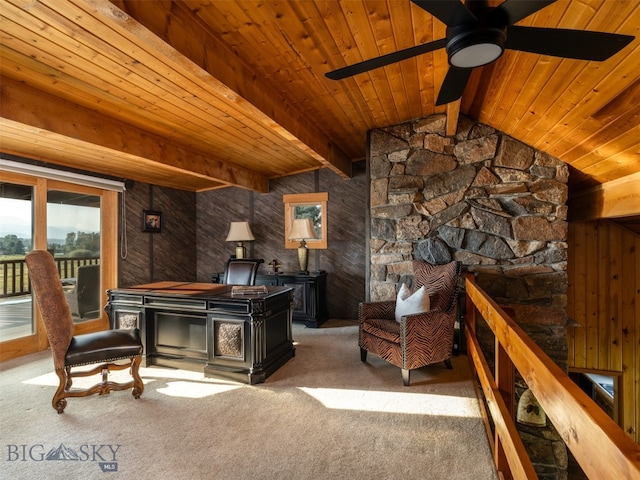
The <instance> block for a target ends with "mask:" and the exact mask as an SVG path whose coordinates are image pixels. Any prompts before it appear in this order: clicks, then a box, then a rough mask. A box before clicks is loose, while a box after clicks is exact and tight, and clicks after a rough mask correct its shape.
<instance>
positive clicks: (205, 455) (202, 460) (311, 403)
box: [0, 320, 496, 480]
mask: <svg viewBox="0 0 640 480" xmlns="http://www.w3.org/2000/svg"><path fill="white" fill-rule="evenodd" d="M294 338H295V340H296V356H295V358H293V359H292V360H290V361H289V362H288V363H287V364H286V365H284V366H283V367H282V368H280V369H279V370H278V371H277V372H276V373H275V374H274V375H272V376H271V377H269V378H268V379H267V381H266V382H265V383H264V384H261V385H254V386H247V385H241V384H235V383H231V382H225V381H218V380H215V379H211V378H205V377H203V376H202V375H201V374H198V373H194V372H188V371H183V370H172V369H166V368H159V367H151V368H144V369H142V376H143V379H144V381H145V392H144V394H143V396H142V398H140V399H139V400H134V399H133V397H132V396H131V394H130V392H113V393H111V394H110V395H105V396H102V397H100V396H93V397H88V398H76V399H74V398H72V399H69V403H68V405H67V409H66V411H65V413H64V414H62V415H58V414H57V413H56V412H55V411H54V410H53V408H52V407H51V397H52V396H53V393H54V390H55V388H54V386H55V385H56V384H57V377H56V376H55V374H54V373H52V362H51V357H50V355H49V353H48V352H42V353H38V354H34V355H30V356H27V357H23V358H21V359H16V360H11V361H8V362H4V363H3V364H1V365H0V422H1V423H0V438H1V448H2V457H1V460H0V478H2V479H5V478H6V479H58V478H59V479H96V478H105V479H115V478H127V479H214V480H235V479H266V480H271V479H278V480H281V479H282V480H286V479H332V480H336V479H349V480H358V479H371V480H380V479H402V480H408V479H420V480H424V479H434V480H435V479H438V480H442V479H447V480H448V479H465V480H466V479H470V478H471V479H474V480H484V479H495V478H496V475H495V472H494V468H493V465H492V463H491V457H490V453H489V447H488V443H487V439H486V436H485V432H484V427H483V425H482V421H481V419H480V416H479V408H478V402H477V399H476V398H475V394H474V389H473V385H472V382H471V380H470V373H469V367H468V359H467V358H466V357H464V356H460V357H455V358H454V359H453V366H454V368H453V370H447V369H446V368H445V367H444V365H442V364H440V365H434V366H430V367H426V368H423V369H420V370H417V371H414V372H412V374H411V381H412V385H411V386H410V387H403V386H402V379H401V375H400V371H399V369H397V368H395V367H393V366H391V365H389V364H387V363H386V362H384V361H382V360H380V359H378V358H376V357H374V356H372V355H369V359H368V362H367V363H362V362H360V353H359V349H358V346H357V326H356V324H355V323H353V322H347V321H337V320H332V321H330V322H327V324H325V325H324V326H323V328H319V329H308V328H304V327H302V326H300V325H294ZM49 454H51V455H52V456H57V457H64V458H67V460H47V459H46V457H47V456H48V455H49ZM116 470H117V471H116Z"/></svg>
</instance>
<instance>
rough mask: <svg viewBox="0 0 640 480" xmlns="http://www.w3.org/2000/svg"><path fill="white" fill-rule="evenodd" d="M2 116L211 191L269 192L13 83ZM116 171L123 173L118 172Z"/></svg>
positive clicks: (247, 177)
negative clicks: (179, 175)
mask: <svg viewBox="0 0 640 480" xmlns="http://www.w3.org/2000/svg"><path fill="white" fill-rule="evenodd" d="M0 116H1V117H2V118H4V119H7V120H10V121H12V122H17V123H19V124H23V125H25V128H29V127H32V128H33V127H35V128H39V129H42V130H45V131H48V132H53V133H56V134H58V135H62V136H65V137H68V138H71V139H74V140H80V141H83V142H87V143H91V144H95V145H99V146H101V147H105V148H109V149H112V150H114V151H117V152H123V153H125V154H126V155H129V156H131V155H132V156H134V157H139V158H141V159H147V160H151V161H152V162H154V163H155V164H156V165H157V166H158V167H172V168H174V169H178V170H179V171H183V172H185V173H186V174H188V175H196V176H200V177H205V178H208V179H209V180H210V182H211V188H215V187H218V186H220V185H219V184H220V183H222V184H226V185H228V186H231V185H233V186H237V187H241V188H245V189H249V190H253V191H257V192H263V193H266V192H268V191H269V179H268V178H266V177H264V176H262V175H259V174H257V173H255V172H252V171H250V170H247V169H245V168H242V167H239V166H234V165H231V164H229V163H225V162H222V161H220V160H217V159H215V158H212V155H211V154H210V153H205V152H199V151H197V150H194V149H192V148H190V147H186V146H184V145H181V144H178V143H175V142H171V141H169V140H167V139H166V138H163V137H160V136H158V135H155V134H152V133H149V132H147V131H145V130H142V129H140V128H137V127H135V126H133V125H131V124H128V123H125V122H122V121H120V120H116V119H113V118H111V117H108V116H105V115H102V114H99V113H97V112H96V111H94V110H91V109H88V108H84V107H81V106H79V105H76V104H73V103H71V102H68V101H66V100H63V99H61V98H59V97H55V96H52V95H49V94H47V93H45V92H42V91H40V90H37V89H35V88H32V87H29V86H27V85H25V84H24V83H22V82H18V81H15V80H13V79H11V78H8V77H2V78H1V79H0ZM62 120H64V121H62ZM27 126H28V127H27ZM117 161H118V160H117V158H116V159H114V162H117ZM143 170H144V169H143ZM113 171H117V170H115V168H114V169H113ZM144 175H145V174H144V171H140V178H132V179H134V180H138V181H145V179H144Z"/></svg>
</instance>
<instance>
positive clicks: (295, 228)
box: [289, 218, 316, 240]
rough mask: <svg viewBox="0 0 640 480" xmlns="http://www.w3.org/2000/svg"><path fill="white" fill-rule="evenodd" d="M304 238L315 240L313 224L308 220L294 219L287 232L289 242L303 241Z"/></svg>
mask: <svg viewBox="0 0 640 480" xmlns="http://www.w3.org/2000/svg"><path fill="white" fill-rule="evenodd" d="M305 238H316V229H315V228H313V222H312V221H311V219H310V218H296V219H294V220H293V225H291V230H290V231H289V240H304V239H305Z"/></svg>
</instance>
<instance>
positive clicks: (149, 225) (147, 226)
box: [142, 210, 162, 233]
mask: <svg viewBox="0 0 640 480" xmlns="http://www.w3.org/2000/svg"><path fill="white" fill-rule="evenodd" d="M142 231H143V232H150V233H160V232H161V231H162V212H157V211H155V210H143V211H142Z"/></svg>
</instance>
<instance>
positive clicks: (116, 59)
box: [0, 0, 640, 192]
mask: <svg viewBox="0 0 640 480" xmlns="http://www.w3.org/2000/svg"><path fill="white" fill-rule="evenodd" d="M497 3H499V2H497ZM494 4H495V2H494ZM519 24H520V25H533V26H544V27H557V28H571V29H589V30H599V31H606V32H615V33H621V34H627V35H634V36H635V37H636V38H635V40H634V41H633V42H632V43H631V44H630V45H628V46H627V47H626V48H625V49H624V50H623V51H621V52H619V53H618V54H616V55H615V56H613V57H612V58H610V59H609V60H607V61H605V62H587V61H579V60H567V59H560V58H554V57H548V56H541V55H536V54H530V53H519V52H513V51H507V52H506V53H505V54H504V55H503V56H502V58H500V59H499V60H498V61H497V62H495V63H493V64H491V65H489V66H487V67H484V68H479V69H476V70H475V71H474V73H473V74H472V77H471V80H470V83H469V85H468V86H467V89H466V91H465V94H464V95H463V97H462V100H461V102H459V104H456V105H453V106H452V107H453V108H450V109H449V112H450V113H451V112H456V111H458V109H459V111H460V113H461V114H464V115H468V116H470V117H471V118H474V119H478V120H480V121H482V122H485V123H487V124H489V125H491V126H493V127H495V128H497V129H500V130H502V131H503V132H506V133H508V134H509V135H511V136H513V137H515V138H517V139H519V140H521V141H523V142H525V143H528V144H529V145H532V146H534V147H536V148H538V149H541V150H544V151H546V152H548V153H550V154H552V155H554V156H556V157H558V158H560V159H561V160H563V161H565V162H567V163H568V164H569V165H571V166H572V167H574V169H575V171H574V170H572V171H574V173H575V175H572V183H571V187H572V189H575V190H579V189H581V188H584V187H587V186H591V185H593V184H595V183H606V182H609V181H612V180H616V179H620V178H623V177H626V176H629V175H631V174H634V173H637V172H638V171H640V108H639V106H638V105H640V2H637V1H633V0H628V1H627V0H614V1H612V0H608V1H604V0H572V1H569V0H558V1H557V2H555V3H554V4H552V5H550V6H548V7H546V8H544V9H543V10H541V11H539V12H538V13H536V14H534V15H532V16H530V17H528V18H526V19H525V20H523V21H521V22H520V23H519ZM0 34H1V45H0V47H1V49H0V75H1V77H0V86H1V96H0V102H1V107H0V109H1V110H0V112H1V115H0V117H1V118H0V128H1V129H2V131H1V137H0V151H2V152H4V153H8V154H14V155H21V156H25V157H29V158H34V159H39V160H46V161H49V162H52V163H57V164H61V165H66V166H70V167H76V168H82V169H85V170H91V171H95V172H99V173H103V174H110V175H115V176H119V177H123V178H129V179H133V180H139V181H145V182H150V183H155V184H159V185H165V186H171V187H175V188H181V189H186V190H191V191H200V190H206V189H211V188H220V187H226V186H231V185H234V186H239V187H242V188H247V189H251V190H255V191H260V192H265V191H268V181H269V179H271V178H276V177H280V176H285V175H291V174H294V173H298V172H303V171H308V170H313V169H317V168H330V169H331V170H333V171H334V172H335V173H336V175H338V176H339V177H342V178H348V177H349V174H350V162H352V161H354V160H359V159H363V158H364V157H365V154H366V134H367V131H368V130H371V129H373V128H377V127H384V126H388V125H394V124H398V123H402V122H405V121H408V120H410V119H414V118H418V117H423V116H427V115H431V114H434V113H443V112H445V111H446V107H445V106H442V107H435V106H434V103H435V98H436V97H437V94H438V90H439V87H440V85H441V83H442V81H443V78H444V74H445V72H446V69H447V68H446V67H447V58H446V53H445V51H444V50H443V49H441V50H438V51H436V52H433V53H428V54H424V55H421V56H419V57H414V58H411V59H408V60H405V61H403V62H400V63H396V64H393V65H390V66H388V67H385V68H381V69H378V70H374V71H371V72H369V73H365V74H361V75H358V76H355V77H351V78H347V79H345V80H342V81H332V80H328V79H326V78H325V77H324V74H325V73H326V72H327V71H330V70H333V69H336V68H339V67H343V66H346V65H349V64H352V63H355V62H358V61H361V60H365V59H368V58H372V57H375V56H378V55H381V54H385V53H390V52H394V51H396V50H398V49H402V48H407V47H411V46H413V45H417V44H421V43H425V42H429V41H432V40H435V39H439V38H443V37H444V36H445V26H444V24H442V23H441V22H440V21H439V20H437V19H435V18H434V17H432V16H431V15H429V14H428V13H426V12H425V11H424V10H422V9H420V8H419V7H417V6H416V5H414V4H413V3H411V2H410V1H409V0H387V1H383V0H368V1H359V0H358V1H356V0H340V1H336V0H320V1H308V0H293V1H268V0H258V1H251V0H240V1H229V0H227V1H204V0H183V1H170V0H165V1H128V0H112V1H111V2H109V1H107V0H67V1H60V0H35V1H34V0H3V2H2V5H1V6H0Z"/></svg>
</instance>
